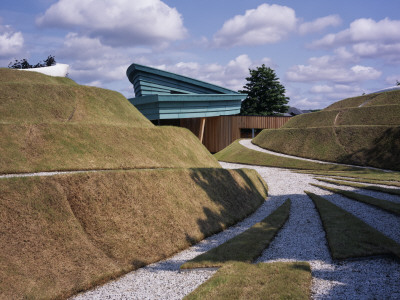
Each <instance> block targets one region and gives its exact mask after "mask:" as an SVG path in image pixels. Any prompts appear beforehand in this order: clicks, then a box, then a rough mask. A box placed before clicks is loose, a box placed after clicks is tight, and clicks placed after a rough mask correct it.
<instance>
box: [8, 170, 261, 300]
mask: <svg viewBox="0 0 400 300" xmlns="http://www.w3.org/2000/svg"><path fill="white" fill-rule="evenodd" d="M0 190H1V193H0V216H1V217H0V245H1V247H0V263H1V268H0V291H1V296H0V298H2V299H24V298H26V299H54V298H66V297H68V296H70V295H72V294H74V293H76V292H78V291H81V290H85V289H87V288H90V287H92V286H93V285H96V284H98V283H100V282H104V281H106V280H109V279H111V278H114V277H116V276H119V275H121V274H122V273H125V272H128V271H130V270H132V269H136V268H138V267H141V266H143V265H146V264H149V263H152V262H155V261H158V260H160V259H164V258H166V257H168V256H170V255H172V254H174V253H176V252H177V251H180V250H182V249H184V248H187V247H188V246H190V245H192V244H193V243H196V242H198V241H200V240H202V239H203V238H204V237H205V236H209V235H212V234H214V233H216V232H219V231H221V230H223V229H224V228H226V227H228V226H230V225H232V224H235V223H236V222H238V221H240V220H242V219H243V218H245V217H246V216H248V215H249V214H251V213H252V212H254V211H255V210H256V209H257V207H259V205H261V204H262V203H263V202H264V201H265V197H266V193H267V189H266V185H265V183H264V182H263V181H262V179H261V177H260V176H259V175H258V173H257V172H255V171H253V170H246V169H243V170H224V169H175V170H141V171H140V170H138V171H118V172H116V171H108V172H97V173H81V174H65V175H57V176H50V177H29V178H8V179H1V180H0Z"/></svg>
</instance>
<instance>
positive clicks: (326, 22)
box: [299, 15, 342, 35]
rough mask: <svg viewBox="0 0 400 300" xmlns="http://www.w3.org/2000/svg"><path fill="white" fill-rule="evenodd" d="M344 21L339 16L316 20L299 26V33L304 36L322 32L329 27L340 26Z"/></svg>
mask: <svg viewBox="0 0 400 300" xmlns="http://www.w3.org/2000/svg"><path fill="white" fill-rule="evenodd" d="M341 23H342V19H341V18H340V17H339V16H338V15H330V16H326V17H322V18H318V19H315V20H314V21H312V22H305V23H303V24H301V25H300V26H299V33H300V34H302V35H304V34H308V33H314V32H320V31H322V30H324V29H325V28H326V27H329V26H333V27H336V26H339V25H340V24H341Z"/></svg>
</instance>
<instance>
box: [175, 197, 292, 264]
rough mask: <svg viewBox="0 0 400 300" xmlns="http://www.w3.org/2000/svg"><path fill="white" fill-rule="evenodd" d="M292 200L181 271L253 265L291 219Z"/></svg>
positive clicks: (189, 262) (199, 257)
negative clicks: (239, 264) (232, 265)
mask: <svg viewBox="0 0 400 300" xmlns="http://www.w3.org/2000/svg"><path fill="white" fill-rule="evenodd" d="M290 204H291V201H290V199H287V200H286V201H285V202H284V203H283V204H282V205H281V206H279V207H278V208H277V209H276V210H275V211H274V212H273V213H271V214H270V215H269V216H268V217H266V218H265V219H264V220H262V221H261V222H258V223H257V224H255V225H253V226H252V227H251V228H249V229H247V230H246V231H244V232H242V233H241V234H239V235H237V236H235V237H234V238H232V239H230V240H228V241H227V242H225V243H223V244H221V245H219V246H218V247H215V248H213V249H211V250H210V251H207V252H205V253H203V254H201V255H199V256H197V257H195V258H194V259H192V260H189V261H188V262H186V263H184V264H183V265H182V266H181V269H192V268H204V267H220V266H222V265H224V264H226V263H232V262H235V261H240V262H248V263H251V262H252V261H253V260H254V259H256V258H257V257H259V256H260V255H261V253H262V251H263V250H264V249H265V248H266V247H268V245H269V244H270V243H271V241H272V240H273V239H274V237H275V235H276V234H277V232H278V231H279V229H281V227H282V226H283V224H285V222H286V220H287V219H288V218H289V212H290Z"/></svg>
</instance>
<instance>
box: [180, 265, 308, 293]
mask: <svg viewBox="0 0 400 300" xmlns="http://www.w3.org/2000/svg"><path fill="white" fill-rule="evenodd" d="M310 296H311V268H310V265H309V264H308V263H306V262H294V263H286V262H276V263H259V264H255V265H254V264H246V263H242V262H237V263H233V264H229V265H225V266H223V267H222V268H220V269H219V270H218V271H217V272H216V273H215V274H214V276H213V277H211V278H210V279H209V280H207V281H206V282H205V283H203V284H202V285H200V287H198V288H197V289H196V290H194V291H193V292H192V293H191V294H189V295H187V296H186V297H185V298H184V299H185V300H195V299H202V300H203V299H213V300H214V299H246V300H247V299H254V300H257V299H310Z"/></svg>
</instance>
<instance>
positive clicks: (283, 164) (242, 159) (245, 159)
mask: <svg viewBox="0 0 400 300" xmlns="http://www.w3.org/2000/svg"><path fill="white" fill-rule="evenodd" d="M214 157H215V158H216V159H217V160H220V161H225V162H233V163H241V164H248V165H259V166H267V167H276V168H286V169H300V170H324V171H355V170H357V169H358V168H352V167H347V166H340V165H332V164H320V163H316V162H310V161H304V160H300V159H295V158H288V157H282V156H277V155H273V154H268V153H263V152H260V151H256V150H252V149H248V148H246V147H244V146H242V145H241V144H240V143H239V140H236V141H234V142H233V143H232V144H230V145H229V146H228V147H226V148H224V149H223V150H221V151H220V152H218V153H216V154H214Z"/></svg>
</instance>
